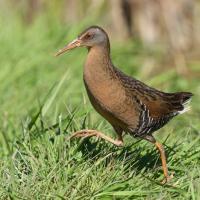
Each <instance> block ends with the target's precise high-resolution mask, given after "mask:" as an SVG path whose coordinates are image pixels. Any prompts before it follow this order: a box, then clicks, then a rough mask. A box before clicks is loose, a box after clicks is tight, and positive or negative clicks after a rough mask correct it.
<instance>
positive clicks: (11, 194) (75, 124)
mask: <svg viewBox="0 0 200 200" xmlns="http://www.w3.org/2000/svg"><path fill="white" fill-rule="evenodd" d="M83 2H84V3H83ZM108 2H109V3H108ZM120 2H121V1H115V3H114V2H113V1H69V0H68V1H64V0H63V1H55V0H52V1H45V0H41V1H40V0H37V1H31V0H30V1H23V0H19V1H14V0H10V1H1V2H0V30H1V31H0V47H1V48H0V105H1V106H0V121H1V123H0V158H1V159H0V180H1V181H0V199H73V200H74V199H199V198H200V193H199V191H200V135H199V134H200V131H199V130H200V124H199V119H200V114H199V112H200V108H199V105H198V104H199V99H200V95H199V94H200V84H199V78H200V76H199V74H200V67H199V65H200V60H199V58H200V56H199V51H198V47H197V46H198V44H199V43H198V41H199V38H198V37H197V36H196V34H197V32H198V27H200V26H198V25H199V20H197V18H196V17H197V16H199V12H198V8H199V3H198V2H196V1H190V2H192V4H189V6H191V7H189V8H190V9H189V10H188V12H187V13H189V14H192V17H191V15H189V14H188V15H185V14H184V15H183V16H182V17H181V19H184V17H186V16H190V17H189V18H186V19H187V20H186V21H187V22H188V21H190V23H189V24H190V25H188V26H187V25H185V24H186V23H185V21H184V20H182V21H178V22H177V24H178V25H180V27H182V26H183V25H185V26H186V27H189V30H191V29H190V28H191V27H190V26H191V25H192V27H193V28H192V30H193V31H192V33H190V31H188V33H190V34H191V35H189V36H188V35H187V34H186V37H184V38H186V40H187V39H188V38H189V37H191V38H190V39H191V41H193V42H192V45H189V46H187V45H185V46H184V48H183V46H181V47H180V48H179V47H177V46H178V44H177V45H176V39H175V40H174V39H173V42H172V43H171V45H169V46H168V44H169V42H167V41H168V37H167V36H169V34H167V32H166V30H165V28H162V30H163V33H165V34H160V35H159V37H153V38H154V39H153V40H146V39H145V38H146V36H145V34H144V33H145V32H146V34H147V36H148V33H149V31H150V29H153V28H152V27H153V25H150V26H149V27H150V29H148V28H146V30H144V31H142V30H143V29H138V28H137V26H136V25H135V24H140V22H141V20H139V19H141V18H140V17H139V16H140V15H144V18H145V13H146V11H145V8H146V7H145V6H144V4H142V3H141V4H140V12H139V11H138V13H137V15H136V16H137V17H135V18H134V21H136V22H137V23H136V22H135V23H133V24H132V25H130V23H127V21H126V17H125V16H126V15H120V13H121V12H120V10H121V9H122V10H123V9H124V7H123V6H122V4H119V3H120ZM124 2H125V1H124ZM130 2H133V1H130ZM134 2H137V1H134ZM140 2H143V3H144V1H140ZM149 2H151V3H148V6H150V7H151V10H154V11H155V10H156V11H155V13H156V14H157V15H158V16H159V17H161V16H160V15H161V13H160V12H158V10H159V9H155V8H156V6H157V5H158V4H156V3H155V2H157V3H159V1H149ZM169 2H171V1H169ZM183 2H188V1H179V3H178V6H181V5H183ZM123 5H124V4H123ZM145 5H147V4H145ZM172 5H175V4H172ZM132 6H133V5H132ZM134 6H135V4H134ZM168 6H169V5H168ZM192 6H194V7H192ZM150 7H148V8H150ZM174 7H175V6H174ZM72 8H73V9H72ZM125 8H126V7H125ZM135 8H136V7H133V10H134V9H135ZM153 8H154V9H153ZM176 8H177V9H178V7H177V6H176ZM184 8H185V7H184ZM192 8H195V9H192ZM125 10H126V9H125ZM133 10H131V11H130V13H132V12H133ZM147 10H149V9H147ZM126 11H127V10H126ZM154 11H151V12H150V13H151V14H152V13H154ZM116 13H117V14H118V15H117V14H116ZM126 13H128V11H127V12H126ZM176 13H177V12H176ZM180 13H181V14H183V12H181V11H180ZM151 14H150V16H151ZM132 15H133V14H132ZM153 15H154V14H153ZM116 16H121V18H119V19H118V20H116ZM133 16H135V15H133ZM148 16H149V15H148ZM167 16H171V15H169V14H168V15H167ZM173 16H174V15H173ZM178 17H179V14H178ZM175 19H176V16H174V21H175ZM120 20H121V22H124V23H121V28H119V27H118V26H117V25H116V21H117V22H120ZM123 20H124V21H123ZM144 21H145V20H144ZM166 21H167V19H166ZM169 21H170V20H169ZM171 21H173V20H171ZM126 23H127V24H126ZM148 23H149V22H148ZM92 24H98V25H101V26H103V27H105V28H106V30H107V31H108V33H109V35H110V36H111V44H112V58H113V62H114V63H115V64H116V65H117V66H119V68H120V69H121V70H123V71H124V72H126V73H128V74H130V75H132V76H134V77H136V78H138V79H140V80H142V81H144V82H146V83H147V84H149V85H151V86H153V87H156V88H159V89H161V90H164V91H166V92H175V91H191V92H193V93H194V98H193V100H192V103H191V106H192V110H191V111H190V112H188V113H186V114H184V115H182V116H178V117H177V118H176V119H174V120H172V121H171V122H170V123H169V124H168V125H167V126H166V127H164V128H162V129H161V130H159V131H158V133H157V134H156V138H158V139H159V140H160V141H161V142H163V143H164V144H165V148H166V151H167V155H168V165H169V171H170V173H174V178H173V180H172V182H171V184H170V185H165V186H161V185H160V180H162V178H163V174H162V169H161V163H160V159H159V154H158V153H157V151H156V149H155V148H154V147H153V146H152V145H151V144H149V143H147V142H145V141H138V140H136V139H134V138H131V137H130V136H126V137H125V144H126V145H125V147H124V148H116V147H114V146H113V145H111V144H108V143H106V142H105V141H101V140H98V139H96V138H91V139H87V140H73V141H69V140H68V139H67V138H68V137H69V135H70V134H72V133H73V132H74V131H75V130H79V129H82V128H93V129H98V130H101V131H103V132H105V133H107V134H110V135H112V136H113V137H114V132H113V130H112V128H111V127H110V125H109V124H108V123H107V122H105V121H104V120H103V119H102V118H101V117H100V116H99V115H98V114H97V113H96V112H95V111H94V109H93V108H92V107H91V105H90V103H89V100H88V98H87V95H86V92H85V89H84V86H83V82H82V66H83V63H84V60H85V57H86V55H87V51H86V50H85V49H77V50H74V51H72V52H70V53H68V54H65V55H64V56H62V57H59V58H55V57H54V56H53V54H54V53H55V52H56V51H57V50H58V49H59V48H60V47H62V46H64V45H65V44H66V43H68V42H69V41H71V40H72V39H74V38H75V37H76V36H77V34H79V32H81V31H82V30H83V29H84V28H85V27H87V26H89V25H92ZM156 24H157V23H156ZM118 25H119V26H120V23H119V24H118ZM123 26H124V27H123ZM141 26H142V25H140V26H139V27H141ZM144 26H145V27H147V25H145V24H144ZM185 26H184V27H185ZM155 27H157V28H155V31H153V32H155V33H158V32H159V31H158V32H157V30H161V29H160V28H158V27H165V26H164V25H163V24H162V23H161V24H159V23H158V24H157V26H155ZM180 30H182V29H180ZM142 33H143V34H142ZM170 34H172V35H177V34H176V33H175V31H173V28H172V29H171V28H170ZM156 35H158V34H156ZM164 35H165V36H164ZM180 35H184V36H185V34H184V31H183V32H182V31H180V32H179V34H178V35H177V37H178V36H180ZM174 37H175V36H174ZM156 41H157V42H156ZM183 43H184V42H183ZM172 44H173V45H172ZM184 44H186V43H184ZM187 44H188V43H187ZM175 47H177V48H175ZM169 52H171V53H169ZM172 52H173V53H172Z"/></svg>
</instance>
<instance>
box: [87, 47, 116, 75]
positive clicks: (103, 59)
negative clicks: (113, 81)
mask: <svg viewBox="0 0 200 200" xmlns="http://www.w3.org/2000/svg"><path fill="white" fill-rule="evenodd" d="M112 71H113V65H112V61H111V58H110V50H109V48H108V47H107V46H106V45H102V46H101V45H99V46H94V47H91V48H90V49H89V51H88V55H87V59H86V62H85V66H84V77H86V78H91V76H95V77H94V78H95V79H98V78H99V79H104V78H105V79H106V78H109V77H108V76H110V73H112Z"/></svg>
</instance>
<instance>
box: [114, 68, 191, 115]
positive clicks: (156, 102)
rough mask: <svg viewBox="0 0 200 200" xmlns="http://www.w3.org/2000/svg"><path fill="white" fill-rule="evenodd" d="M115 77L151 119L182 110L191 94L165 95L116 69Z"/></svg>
mask: <svg viewBox="0 0 200 200" xmlns="http://www.w3.org/2000/svg"><path fill="white" fill-rule="evenodd" d="M115 70H116V75H117V76H118V77H119V79H120V80H121V82H122V84H123V85H124V87H125V88H126V90H127V92H128V93H131V95H132V96H133V98H136V99H137V101H138V103H140V104H144V105H145V106H146V108H147V109H148V110H149V115H150V117H152V118H155V119H158V118H160V117H164V116H168V115H172V114H175V113H177V112H178V111H181V110H183V109H184V105H183V104H184V102H186V101H188V100H189V99H190V98H191V96H192V94H191V93H189V92H178V93H165V92H161V91H159V90H157V89H154V88H152V87H149V86H147V85H146V84H144V83H142V82H140V81H139V80H136V79H134V78H132V77H130V76H127V75H126V74H124V73H123V72H121V71H120V70H118V69H117V68H115Z"/></svg>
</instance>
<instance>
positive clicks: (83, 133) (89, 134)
mask: <svg viewBox="0 0 200 200" xmlns="http://www.w3.org/2000/svg"><path fill="white" fill-rule="evenodd" d="M92 136H96V137H100V138H102V139H104V140H106V141H108V142H111V143H112V144H114V145H116V146H123V139H122V137H118V139H117V140H114V139H112V138H111V137H108V136H107V135H105V134H103V133H101V132H99V131H96V130H81V131H77V132H75V133H73V134H72V136H71V137H70V139H72V138H74V137H84V138H87V137H92Z"/></svg>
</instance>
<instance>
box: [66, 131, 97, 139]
mask: <svg viewBox="0 0 200 200" xmlns="http://www.w3.org/2000/svg"><path fill="white" fill-rule="evenodd" d="M94 135H96V134H95V130H80V131H76V132H75V133H73V134H72V135H71V137H70V139H72V138H79V137H83V138H86V137H91V136H94Z"/></svg>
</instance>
